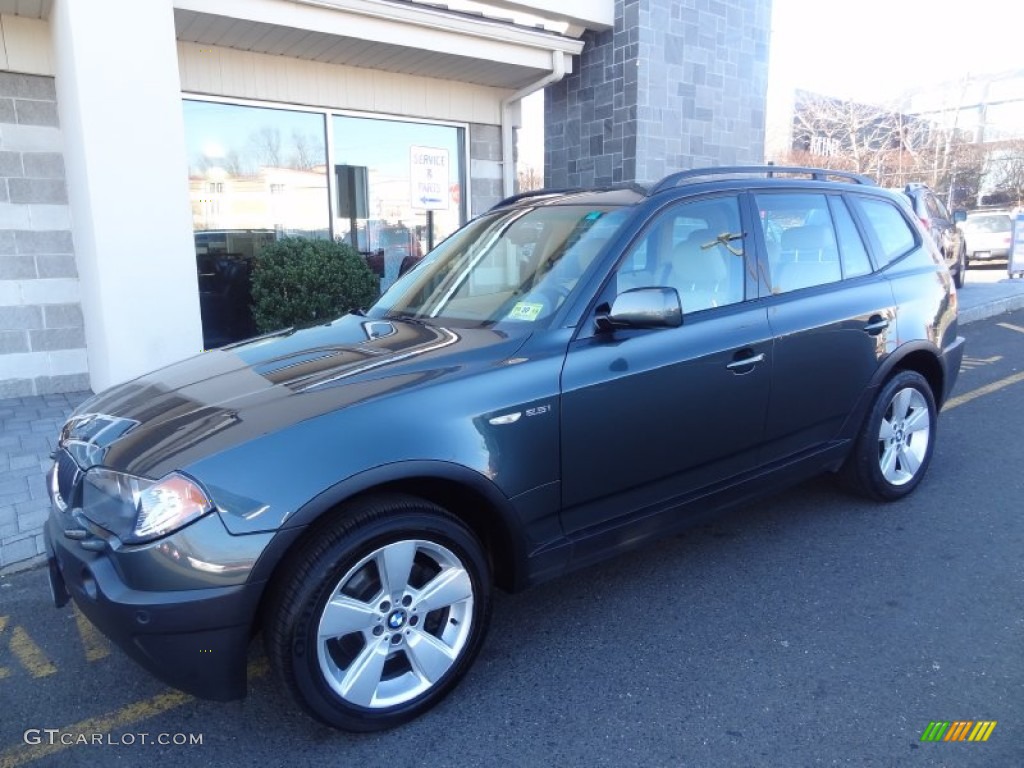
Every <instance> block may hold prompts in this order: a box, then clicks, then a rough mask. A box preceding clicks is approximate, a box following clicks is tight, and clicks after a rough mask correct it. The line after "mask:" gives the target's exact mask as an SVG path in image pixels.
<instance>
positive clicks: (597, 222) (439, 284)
mask: <svg viewBox="0 0 1024 768" xmlns="http://www.w3.org/2000/svg"><path fill="white" fill-rule="evenodd" d="M629 210H630V209H626V208H614V207H609V206H604V207H600V206H598V207H595V206H579V205H576V206H542V207H537V208H515V209H511V210H505V211H500V212H497V213H493V214H486V215H484V216H481V217H480V218H478V219H476V220H474V221H472V222H470V223H469V224H467V225H466V226H465V227H464V228H463V229H461V230H459V231H458V232H456V233H455V234H454V235H452V236H451V237H449V238H448V239H447V240H445V241H444V242H443V243H441V245H439V246H438V247H437V248H435V249H434V250H433V251H432V252H431V253H430V255H428V256H427V257H426V258H425V259H424V260H423V262H422V263H421V264H420V266H419V267H417V268H416V269H414V270H412V271H411V272H409V273H407V274H406V275H405V276H404V277H402V278H401V279H400V280H398V282H396V283H395V284H394V285H393V286H391V288H390V289H389V290H388V291H387V292H386V293H385V294H384V295H383V296H381V298H380V299H379V300H378V301H377V303H376V304H375V305H374V307H373V308H372V309H371V310H370V312H369V313H368V314H369V315H370V316H371V317H401V318H414V319H424V320H429V319H434V318H437V319H443V320H444V321H456V322H457V323H459V324H469V325H481V326H483V325H493V324H495V323H501V322H509V323H522V324H530V325H537V324H541V323H544V322H545V321H547V320H549V319H550V317H551V315H552V314H553V313H554V312H555V310H557V309H558V308H559V307H560V306H561V305H562V304H563V303H564V302H565V300H566V299H567V298H568V296H569V295H570V294H571V292H572V290H573V289H574V288H575V287H576V285H577V283H578V282H579V280H580V278H581V277H582V276H583V274H584V273H585V272H586V271H587V269H588V267H590V266H591V265H592V264H593V263H594V260H595V257H596V256H597V255H598V253H600V251H601V250H602V249H603V247H604V245H605V243H607V242H608V240H609V239H610V238H611V237H612V236H613V235H614V234H615V233H616V232H617V231H618V229H619V227H620V226H621V225H622V222H623V221H625V219H626V217H627V216H628V214H629Z"/></svg>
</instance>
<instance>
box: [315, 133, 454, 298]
mask: <svg viewBox="0 0 1024 768" xmlns="http://www.w3.org/2000/svg"><path fill="white" fill-rule="evenodd" d="M332 130H333V132H334V134H333V139H334V158H333V161H332V162H333V164H334V166H333V169H334V170H333V172H334V174H335V182H336V184H335V188H336V190H337V191H336V193H335V196H334V201H333V205H332V214H333V217H334V221H333V225H334V236H335V238H337V239H339V240H344V241H345V242H347V243H349V244H351V245H353V246H354V247H355V248H356V249H357V250H358V251H359V252H360V253H362V254H363V255H365V256H366V259H367V262H368V263H369V265H370V267H371V268H372V269H373V270H374V272H376V273H377V275H378V276H379V277H380V281H381V290H382V291H383V290H385V289H387V288H388V287H389V286H390V285H391V284H392V283H393V282H394V281H395V280H396V279H397V278H398V277H399V275H401V274H404V273H405V272H406V271H408V270H409V269H410V268H411V267H412V266H413V265H414V264H416V263H417V262H418V261H419V260H420V259H421V258H423V255H424V254H425V253H426V252H427V251H429V250H430V249H431V248H432V247H433V246H434V245H436V244H437V243H439V242H441V240H443V239H444V238H446V237H447V236H448V235H450V234H451V233H452V232H454V231H455V230H456V229H458V228H459V226H460V225H461V224H462V223H463V222H464V221H465V218H466V217H465V203H464V196H463V195H462V189H463V188H464V186H465V183H464V178H463V174H464V169H463V163H462V154H463V152H462V147H463V141H464V136H463V133H464V132H463V130H462V129H460V128H454V127H451V126H445V125H430V124H425V123H407V122H400V121H397V120H383V119H379V118H365V117H347V116H337V117H334V118H333V121H332Z"/></svg>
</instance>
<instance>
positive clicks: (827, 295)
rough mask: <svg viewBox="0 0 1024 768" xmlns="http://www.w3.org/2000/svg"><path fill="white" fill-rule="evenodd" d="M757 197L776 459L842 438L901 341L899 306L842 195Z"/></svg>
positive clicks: (769, 439)
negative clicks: (765, 284) (771, 353)
mask: <svg viewBox="0 0 1024 768" xmlns="http://www.w3.org/2000/svg"><path fill="white" fill-rule="evenodd" d="M754 202H755V205H756V206H757V209H758V212H759V216H760V219H761V223H762V226H761V228H760V232H759V234H760V235H761V237H762V238H763V241H764V244H765V248H764V261H765V262H766V263H767V264H766V266H767V273H768V276H769V281H770V285H771V293H772V296H771V298H770V299H769V300H768V301H767V308H768V324H769V326H770V328H771V332H772V335H773V336H774V338H775V352H774V364H773V366H772V374H771V397H770V399H769V405H768V417H767V422H766V425H765V435H764V439H765V448H764V459H765V461H766V462H773V461H779V460H782V459H785V458H787V457H791V456H793V455H795V454H798V453H801V452H804V451H809V450H814V449H818V448H822V447H824V445H825V444H827V443H828V442H829V441H831V440H834V439H836V437H837V435H838V433H839V431H840V427H841V426H842V425H843V422H844V421H845V420H846V418H847V416H848V415H849V414H850V413H851V411H852V410H853V409H854V407H855V404H856V402H857V399H858V398H859V397H860V395H861V394H862V393H863V392H864V390H865V388H866V387H867V386H868V383H869V382H870V381H871V378H872V376H874V374H875V371H877V370H878V367H879V365H880V364H881V361H882V359H883V358H884V357H885V355H886V354H888V353H889V352H890V351H891V350H892V349H893V348H894V347H895V342H896V323H895V318H896V306H895V300H894V298H893V293H892V289H891V286H890V285H889V282H888V281H887V280H885V279H884V278H883V277H882V276H880V275H879V274H877V273H876V272H874V271H873V265H872V263H871V260H870V257H869V255H868V250H867V248H866V247H865V239H864V238H863V237H862V236H861V233H860V231H859V229H858V227H857V224H856V223H855V221H854V218H853V216H852V215H851V213H850V210H849V208H848V207H847V204H846V202H845V200H844V199H843V197H842V196H841V195H836V194H828V195H826V194H823V193H820V192H811V191H807V192H778V193H776V192H763V193H758V194H756V195H755V196H754Z"/></svg>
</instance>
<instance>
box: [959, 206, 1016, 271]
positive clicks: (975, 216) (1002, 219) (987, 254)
mask: <svg viewBox="0 0 1024 768" xmlns="http://www.w3.org/2000/svg"><path fill="white" fill-rule="evenodd" d="M960 228H961V231H962V232H963V234H964V240H965V242H966V244H967V260H968V261H987V260H989V259H1005V258H1007V256H1008V255H1009V253H1010V243H1011V240H1012V235H1013V218H1012V217H1011V216H1010V213H1009V212H1008V211H975V212H972V213H969V214H967V220H966V221H964V222H963V224H961V225H960Z"/></svg>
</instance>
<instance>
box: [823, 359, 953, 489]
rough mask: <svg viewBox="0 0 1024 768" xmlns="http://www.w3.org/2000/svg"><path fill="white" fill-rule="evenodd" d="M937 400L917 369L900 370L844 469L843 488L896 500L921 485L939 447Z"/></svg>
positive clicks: (881, 394)
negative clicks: (936, 437) (936, 441)
mask: <svg viewBox="0 0 1024 768" xmlns="http://www.w3.org/2000/svg"><path fill="white" fill-rule="evenodd" d="M935 426H936V411H935V398H934V396H933V394H932V390H931V387H930V386H929V384H928V381H927V380H926V379H925V378H924V377H923V376H922V375H921V374H919V373H917V372H916V371H901V372H899V373H897V374H896V375H895V376H893V377H892V378H891V379H889V381H888V382H886V384H885V386H884V387H882V390H881V391H880V392H879V393H878V397H877V398H876V399H875V402H874V404H873V405H872V407H871V412H870V413H869V414H868V417H867V420H866V421H865V423H864V427H863V428H862V429H861V433H860V435H859V437H858V438H857V441H856V443H855V445H854V447H853V451H852V452H851V454H850V455H849V457H847V459H846V463H845V464H844V465H843V469H842V471H841V478H842V479H843V481H844V484H845V485H847V486H848V487H850V488H851V489H853V490H855V491H858V492H859V493H862V494H864V495H866V496H868V497H870V498H874V499H879V500H883V501H892V500H895V499H901V498H903V497H904V496H907V495H908V494H910V493H911V492H913V490H914V489H915V488H916V487H917V485H918V484H919V483H920V482H921V479H922V478H923V477H924V474H925V472H926V471H927V469H928V464H929V463H930V462H931V458H932V449H933V448H934V445H935Z"/></svg>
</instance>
